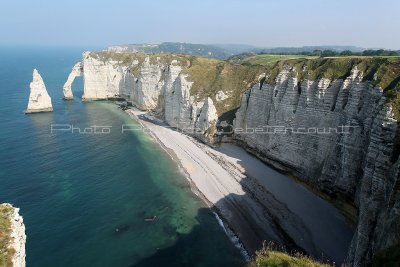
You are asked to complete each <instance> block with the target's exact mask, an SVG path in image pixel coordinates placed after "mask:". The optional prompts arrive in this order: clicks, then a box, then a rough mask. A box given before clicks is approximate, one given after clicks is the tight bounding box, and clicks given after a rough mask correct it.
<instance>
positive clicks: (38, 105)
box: [26, 69, 53, 113]
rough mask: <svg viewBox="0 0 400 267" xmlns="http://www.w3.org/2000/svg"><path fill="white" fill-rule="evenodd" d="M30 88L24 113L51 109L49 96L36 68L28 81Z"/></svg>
mask: <svg viewBox="0 0 400 267" xmlns="http://www.w3.org/2000/svg"><path fill="white" fill-rule="evenodd" d="M30 90H31V91H30V94H29V102H28V107H27V109H26V113H35V112H48V111H53V106H52V104H51V98H50V96H49V94H48V93H47V90H46V86H45V85H44V82H43V79H42V77H41V76H40V74H39V72H38V71H37V70H36V69H34V70H33V78H32V82H31V83H30Z"/></svg>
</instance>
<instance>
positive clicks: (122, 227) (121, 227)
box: [114, 224, 130, 235]
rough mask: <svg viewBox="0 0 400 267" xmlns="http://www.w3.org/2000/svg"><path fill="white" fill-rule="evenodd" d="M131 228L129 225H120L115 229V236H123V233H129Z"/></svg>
mask: <svg viewBox="0 0 400 267" xmlns="http://www.w3.org/2000/svg"><path fill="white" fill-rule="evenodd" d="M129 228H130V226H129V225H128V224H121V225H118V226H117V227H116V228H115V229H114V234H115V235H119V234H122V233H124V232H126V231H128V230H129Z"/></svg>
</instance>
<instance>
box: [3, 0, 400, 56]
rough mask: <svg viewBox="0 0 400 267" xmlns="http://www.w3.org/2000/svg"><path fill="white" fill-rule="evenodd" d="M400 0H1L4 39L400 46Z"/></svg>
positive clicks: (76, 42) (49, 42)
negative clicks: (399, 16)
mask: <svg viewBox="0 0 400 267" xmlns="http://www.w3.org/2000/svg"><path fill="white" fill-rule="evenodd" d="M399 11H400V1H399V0H375V1H372V0H241V1H240V0H196V1H190V0H186V1H184V0H158V1H157V0H153V1H151V0H146V1H134V0H130V1H129V0H113V1H104V0H103V1H102V0H79V1H78V0H36V1H33V0H0V44H6V45H9V44H19V45H22V44H25V45H32V44H34V45H46V44H47V45H98V46H107V45H111V44H123V43H144V42H146V43H158V42H163V41H179V42H191V43H242V44H252V45H257V46H264V47H274V46H302V45H357V46H361V47H373V48H376V47H385V48H391V49H400V20H399V19H398V15H399Z"/></svg>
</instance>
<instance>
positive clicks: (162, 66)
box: [83, 52, 218, 142]
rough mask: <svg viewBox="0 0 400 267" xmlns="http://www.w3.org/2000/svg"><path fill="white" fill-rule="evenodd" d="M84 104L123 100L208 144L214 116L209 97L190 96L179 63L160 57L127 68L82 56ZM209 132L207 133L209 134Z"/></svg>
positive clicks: (134, 63)
mask: <svg viewBox="0 0 400 267" xmlns="http://www.w3.org/2000/svg"><path fill="white" fill-rule="evenodd" d="M83 57H84V60H83V72H84V95H83V99H84V100H100V99H110V98H115V97H123V98H125V99H126V100H127V101H129V102H130V103H132V104H133V105H135V106H136V107H137V108H139V109H141V110H149V111H153V112H155V113H156V114H158V115H159V116H161V117H162V118H163V119H164V120H165V121H166V122H167V123H168V124H169V125H171V126H172V127H176V128H178V129H180V130H182V131H184V132H186V133H188V134H191V135H194V136H197V137H198V138H200V139H203V140H205V141H210V142H212V140H213V136H214V131H213V130H211V129H210V128H214V126H215V124H216V122H217V119H218V115H217V111H216V108H215V106H214V102H213V100H212V99H211V98H209V97H204V98H202V99H201V98H200V99H198V98H197V97H195V96H193V95H191V93H190V90H191V87H192V85H193V82H190V81H189V80H188V75H187V74H185V73H184V72H183V67H182V65H183V63H182V62H178V61H177V60H176V59H173V60H170V61H164V60H162V59H161V58H160V57H157V58H155V59H154V60H151V59H150V57H148V56H147V57H144V58H143V61H141V62H140V61H139V60H132V61H131V62H129V64H126V63H121V61H116V60H105V61H103V60H102V59H100V58H96V57H94V56H93V55H91V54H90V53H89V52H86V53H84V54H83ZM209 129H210V130H209Z"/></svg>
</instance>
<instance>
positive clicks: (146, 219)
mask: <svg viewBox="0 0 400 267" xmlns="http://www.w3.org/2000/svg"><path fill="white" fill-rule="evenodd" d="M156 219H157V216H153V217H147V218H144V220H145V221H146V222H153V221H155V220H156Z"/></svg>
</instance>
